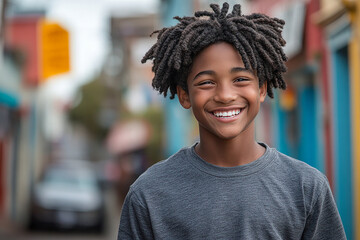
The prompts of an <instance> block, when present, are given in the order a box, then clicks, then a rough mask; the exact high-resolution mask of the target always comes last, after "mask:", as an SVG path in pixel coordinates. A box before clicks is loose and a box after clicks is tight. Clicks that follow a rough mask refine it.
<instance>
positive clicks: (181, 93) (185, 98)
mask: <svg viewBox="0 0 360 240" xmlns="http://www.w3.org/2000/svg"><path fill="white" fill-rule="evenodd" d="M176 93H177V95H178V98H179V102H180V104H181V106H183V108H185V109H189V108H190V107H191V103H190V99H189V94H188V93H187V92H186V91H185V90H184V89H183V88H182V87H180V86H177V87H176Z"/></svg>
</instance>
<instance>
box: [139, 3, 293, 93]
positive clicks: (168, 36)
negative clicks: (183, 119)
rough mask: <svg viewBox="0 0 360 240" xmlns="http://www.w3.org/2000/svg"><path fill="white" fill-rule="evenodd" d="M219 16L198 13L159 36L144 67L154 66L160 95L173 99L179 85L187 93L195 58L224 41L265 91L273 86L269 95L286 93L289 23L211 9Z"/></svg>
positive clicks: (237, 7)
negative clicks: (286, 27)
mask: <svg viewBox="0 0 360 240" xmlns="http://www.w3.org/2000/svg"><path fill="white" fill-rule="evenodd" d="M210 7H211V8H212V10H213V12H209V11H198V12H195V16H194V17H182V18H181V17H174V19H176V20H178V21H179V23H178V24H177V25H175V26H173V27H169V28H166V27H165V28H163V29H161V30H158V31H155V32H153V34H154V33H157V34H158V36H157V42H156V43H155V44H154V45H153V46H152V47H151V48H150V50H149V51H148V52H147V53H146V54H145V56H144V57H143V59H142V60H141V62H142V63H145V62H146V61H147V60H151V59H152V60H153V67H152V70H153V72H154V73H155V76H154V78H153V81H152V86H153V87H154V89H156V90H157V91H159V92H160V94H163V95H164V96H165V97H166V95H167V91H168V89H170V93H171V96H170V98H171V99H173V98H174V97H175V94H176V87H177V86H178V85H179V86H181V87H182V88H183V89H184V90H186V91H187V81H186V79H187V75H188V73H189V71H190V67H191V64H192V60H193V58H194V57H195V56H196V55H197V54H198V53H199V52H200V51H201V50H202V49H204V48H205V47H207V46H209V45H211V44H213V43H216V42H220V41H224V42H227V43H230V44H232V45H233V46H234V47H235V48H236V49H237V51H238V52H239V54H240V55H241V57H242V60H243V62H244V65H245V68H246V69H253V70H255V72H256V74H257V76H258V78H259V85H260V86H262V84H263V83H264V82H267V94H268V96H269V97H271V98H272V97H273V91H272V88H281V89H285V88H286V84H285V82H284V79H283V76H282V73H283V72H286V66H285V61H286V60H287V57H286V55H285V54H284V52H283V49H282V47H283V46H284V45H285V40H284V39H283V38H282V36H281V32H282V28H283V26H284V24H285V22H284V21H283V20H281V19H277V18H270V17H268V16H266V15H264V14H259V13H254V14H251V15H242V14H241V6H240V5H239V4H236V5H234V7H233V10H232V12H231V13H229V14H227V13H228V10H229V4H228V3H224V4H223V7H222V9H220V7H219V5H217V4H211V5H210Z"/></svg>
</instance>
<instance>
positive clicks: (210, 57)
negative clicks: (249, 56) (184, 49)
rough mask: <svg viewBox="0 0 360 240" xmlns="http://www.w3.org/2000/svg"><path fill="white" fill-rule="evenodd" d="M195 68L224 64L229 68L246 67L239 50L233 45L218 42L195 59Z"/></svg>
mask: <svg viewBox="0 0 360 240" xmlns="http://www.w3.org/2000/svg"><path fill="white" fill-rule="evenodd" d="M192 65H193V67H192V68H193V69H195V68H201V69H203V68H209V67H215V66H218V67H219V66H223V67H228V68H233V67H244V63H243V61H242V58H241V56H240V54H239V52H238V51H237V50H236V49H235V48H234V46H233V45H231V44H229V43H226V42H218V43H214V44H211V45H210V46H208V47H206V48H204V49H203V50H201V51H200V53H199V54H198V55H197V56H196V57H195V58H194V60H193V63H192Z"/></svg>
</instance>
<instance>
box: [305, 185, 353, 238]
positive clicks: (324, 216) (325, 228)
mask: <svg viewBox="0 0 360 240" xmlns="http://www.w3.org/2000/svg"><path fill="white" fill-rule="evenodd" d="M318 191H319V194H318V197H317V199H316V200H315V202H314V204H313V206H312V208H311V209H310V212H309V215H308V217H307V220H306V225H305V229H304V232H303V236H302V239H324V240H325V239H326V240H331V239H334V240H335V239H336V240H342V239H346V235H345V231H344V227H343V225H342V222H341V218H340V215H339V212H338V209H337V207H336V204H335V200H334V197H333V195H332V192H331V189H330V187H329V184H328V182H327V180H325V181H324V182H323V184H322V186H321V188H320V189H319V190H318Z"/></svg>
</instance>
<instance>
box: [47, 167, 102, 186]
mask: <svg viewBox="0 0 360 240" xmlns="http://www.w3.org/2000/svg"><path fill="white" fill-rule="evenodd" d="M43 182H44V183H45V184H48V185H51V186H54V187H55V186H56V187H64V188H76V189H79V190H80V189H84V190H89V189H95V188H96V181H95V177H94V175H93V174H91V172H89V171H81V170H79V171H75V170H69V169H66V170H65V169H52V170H49V171H47V172H46V174H45V177H44V181H43Z"/></svg>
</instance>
